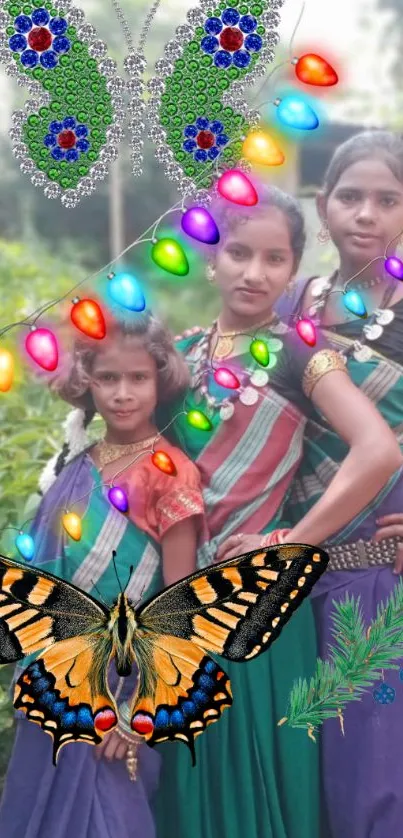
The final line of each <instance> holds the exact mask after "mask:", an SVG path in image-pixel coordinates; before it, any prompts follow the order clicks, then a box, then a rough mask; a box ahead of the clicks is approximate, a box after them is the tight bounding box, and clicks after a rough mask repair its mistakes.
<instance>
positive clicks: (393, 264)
mask: <svg viewBox="0 0 403 838" xmlns="http://www.w3.org/2000/svg"><path fill="white" fill-rule="evenodd" d="M385 268H386V270H387V272H388V274H390V275H391V276H394V278H395V279H403V262H402V260H401V259H399V258H398V257H397V256H389V257H388V259H385Z"/></svg>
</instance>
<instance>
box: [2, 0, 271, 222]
mask: <svg viewBox="0 0 403 838" xmlns="http://www.w3.org/2000/svg"><path fill="white" fill-rule="evenodd" d="M70 3H71V0H54V2H53V3H52V2H51V0H45V2H44V0H8V2H6V3H4V4H3V7H2V11H0V61H1V62H2V63H4V64H6V65H7V66H6V72H7V73H8V74H9V75H11V76H16V77H17V81H18V82H19V83H20V84H21V85H23V86H26V87H27V88H28V90H29V91H30V92H31V94H32V99H30V100H28V101H27V103H26V106H25V110H19V111H16V112H15V113H14V114H13V127H12V128H11V130H10V136H11V139H12V142H13V152H14V154H15V156H16V157H17V159H18V160H21V164H20V167H21V170H22V172H24V173H26V174H29V175H30V176H31V180H32V183H33V184H34V185H35V186H42V187H43V188H44V192H45V195H46V196H47V197H48V198H60V199H61V201H62V203H63V204H64V206H66V207H74V206H76V204H77V203H78V202H79V201H80V200H81V198H82V197H83V196H86V195H90V194H91V193H92V192H93V190H94V189H95V188H96V182H97V180H102V179H104V178H105V177H106V175H107V173H108V166H109V164H110V161H112V160H114V159H115V158H116V157H117V156H118V144H119V142H120V141H121V140H122V138H123V135H124V132H123V128H122V125H123V123H124V122H125V121H126V120H127V119H130V122H129V130H130V132H131V147H132V163H133V174H135V175H139V174H141V168H140V164H141V156H142V151H141V149H142V145H143V139H142V137H143V133H144V130H145V125H144V123H143V121H142V120H143V118H144V117H145V116H146V117H147V119H148V123H149V138H150V139H151V140H152V141H153V142H154V143H155V144H156V157H157V159H158V160H159V161H161V162H163V163H164V165H165V173H166V175H167V177H168V178H170V179H171V180H174V181H177V182H178V188H179V190H180V191H181V192H182V194H183V195H190V194H193V195H194V194H197V195H198V196H200V199H201V198H202V195H203V192H204V190H205V189H206V188H209V187H210V186H211V184H212V182H213V180H214V165H213V164H216V163H217V161H218V159H219V160H220V165H222V166H223V167H224V168H229V167H231V166H233V165H234V164H236V163H238V162H239V161H240V159H241V156H242V142H241V136H242V135H243V134H244V133H247V131H248V130H249V128H250V127H253V126H255V125H257V124H258V122H259V119H260V116H259V113H258V112H257V111H255V112H253V111H251V110H250V108H249V107H248V105H247V104H246V102H245V101H244V100H243V89H244V86H245V85H246V84H253V83H254V81H255V80H256V79H257V78H258V77H259V76H261V75H264V74H265V72H266V67H267V65H268V64H269V63H270V62H271V61H272V60H273V58H274V52H273V47H274V46H275V45H276V44H277V42H278V35H277V33H276V32H275V31H274V30H275V28H276V26H277V25H278V23H279V15H278V12H277V9H278V8H280V7H281V5H282V3H283V0H246V1H244V0H222V2H219V3H217V4H215V3H214V0H201V2H200V6H199V7H196V8H193V9H191V10H190V11H189V12H188V15H187V17H188V21H189V23H188V24H186V25H182V26H179V27H178V28H177V30H176V36H175V38H174V39H173V40H171V41H169V42H168V43H167V44H166V46H165V57H164V58H161V59H159V60H158V61H157V63H156V66H155V71H156V75H155V76H154V78H151V79H150V80H149V82H148V85H147V86H148V92H149V93H150V94H151V98H149V100H148V102H146V101H145V99H144V82H143V80H142V76H143V74H144V70H145V67H146V61H145V58H144V55H143V53H142V48H143V46H144V40H145V38H144V36H141V37H140V41H139V43H140V46H141V49H140V50H134V49H131V51H130V52H129V54H128V55H127V57H126V59H125V61H124V70H125V73H126V75H127V76H128V78H127V80H125V79H123V78H121V77H120V76H118V75H117V65H116V62H115V61H114V60H113V59H111V58H110V57H108V55H107V47H106V44H104V43H103V42H102V41H100V40H99V39H98V38H97V35H96V32H95V29H94V27H93V26H91V24H89V23H86V21H85V15H84V12H82V11H81V9H78V8H74V7H71V6H70ZM151 18H152V15H151ZM126 39H127V38H126ZM129 43H131V38H130V39H129ZM125 95H128V96H129V101H127V98H126V100H125V98H124V97H125ZM237 136H238V138H239V139H238V140H236V141H234V137H235V138H236V137H237ZM195 190H196V193H195Z"/></svg>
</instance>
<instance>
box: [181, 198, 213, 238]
mask: <svg viewBox="0 0 403 838" xmlns="http://www.w3.org/2000/svg"><path fill="white" fill-rule="evenodd" d="M181 224H182V230H183V231H184V232H185V233H187V235H188V236H192V238H193V239H197V241H199V242H203V244H217V242H219V241H220V233H219V230H218V227H217V224H216V223H215V221H214V218H213V216H212V215H210V213H209V212H208V211H207V210H206V209H204V207H191V208H190V209H188V210H186V212H185V213H184V214H183V215H182V219H181Z"/></svg>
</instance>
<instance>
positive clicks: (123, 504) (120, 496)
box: [108, 486, 129, 514]
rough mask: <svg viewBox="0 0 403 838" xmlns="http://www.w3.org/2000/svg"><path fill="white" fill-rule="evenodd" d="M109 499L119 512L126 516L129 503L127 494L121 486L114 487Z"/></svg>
mask: <svg viewBox="0 0 403 838" xmlns="http://www.w3.org/2000/svg"><path fill="white" fill-rule="evenodd" d="M108 499H109V500H110V502H111V504H112V506H114V507H115V509H117V510H118V512H122V513H123V514H124V513H125V512H128V511H129V501H128V499H127V495H126V492H124V491H123V489H121V488H120V486H112V487H111V489H109V491H108Z"/></svg>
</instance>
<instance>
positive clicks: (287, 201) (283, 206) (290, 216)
mask: <svg viewBox="0 0 403 838" xmlns="http://www.w3.org/2000/svg"><path fill="white" fill-rule="evenodd" d="M254 185H255V188H256V191H257V192H258V197H259V202H258V204H256V206H255V207H253V209H250V208H249V207H245V208H244V207H239V206H237V207H234V206H231V205H229V204H228V203H227V202H226V201H225V200H224V199H217V201H216V202H215V203H214V204H213V205H212V208H211V211H212V214H213V217H214V219H215V221H216V222H217V224H218V227H219V230H220V233H221V239H222V238H223V237H224V236H226V235H228V233H229V232H230V231H232V230H234V229H235V228H236V227H237V226H238V224H245V223H246V221H250V220H251V219H253V218H255V217H256V216H257V215H258V214H264V212H265V211H266V210H267V209H269V208H270V207H276V209H278V210H280V211H281V212H282V213H283V214H284V215H285V217H286V219H287V223H288V228H289V231H290V238H291V248H292V251H293V253H294V259H295V263H296V265H297V266H298V265H299V263H300V261H301V258H302V255H303V252H304V248H305V243H306V232H305V220H304V216H303V212H302V208H301V204H300V202H299V201H298V200H297V199H296V198H293V197H292V195H289V194H288V193H287V192H283V191H282V190H281V189H278V188H277V187H276V186H256V184H254ZM218 247H219V245H218Z"/></svg>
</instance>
